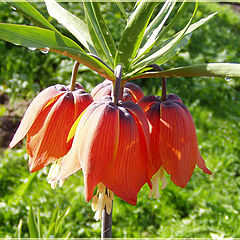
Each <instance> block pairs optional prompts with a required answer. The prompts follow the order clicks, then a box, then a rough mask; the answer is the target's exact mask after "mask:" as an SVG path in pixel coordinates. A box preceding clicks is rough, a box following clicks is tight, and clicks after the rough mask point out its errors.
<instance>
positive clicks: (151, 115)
mask: <svg viewBox="0 0 240 240" xmlns="http://www.w3.org/2000/svg"><path fill="white" fill-rule="evenodd" d="M160 105H161V103H160V102H157V103H155V104H153V105H152V106H151V107H150V108H149V110H148V111H147V112H146V115H147V118H148V120H149V123H150V152H151V158H152V165H153V172H152V174H155V173H156V172H157V171H158V170H159V168H160V167H161V166H162V161H161V151H162V149H161V148H160V147H159V146H160V142H159V141H160V138H159V136H160V125H161V122H160Z"/></svg>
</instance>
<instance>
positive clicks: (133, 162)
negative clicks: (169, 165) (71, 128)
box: [56, 96, 151, 212]
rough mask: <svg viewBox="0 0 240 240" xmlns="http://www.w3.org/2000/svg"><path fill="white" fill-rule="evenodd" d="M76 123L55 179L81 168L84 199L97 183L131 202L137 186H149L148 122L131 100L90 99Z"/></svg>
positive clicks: (138, 188) (91, 192)
mask: <svg viewBox="0 0 240 240" xmlns="http://www.w3.org/2000/svg"><path fill="white" fill-rule="evenodd" d="M76 122H77V125H76V126H77V127H76V132H75V136H74V140H73V144H72V148H71V150H70V151H69V152H68V154H67V155H66V156H65V157H64V158H63V160H62V163H61V169H60V172H59V174H58V177H57V178H56V180H61V179H64V178H66V177H68V176H69V175H71V174H72V173H74V172H76V171H77V170H79V169H80V168H82V171H83V175H84V185H85V198H86V200H87V201H89V200H90V199H91V198H92V197H93V193H94V188H95V187H96V186H97V185H98V186H99V184H100V186H101V187H100V188H101V189H103V186H104V187H106V188H107V189H108V190H110V191H112V192H113V193H114V194H115V195H117V196H118V197H120V198H122V199H123V200H124V201H126V202H128V203H130V204H132V205H135V204H136V202H137V194H138V192H139V190H140V189H141V187H142V186H143V185H144V184H145V183H148V184H149V185H150V186H151V176H150V172H151V170H150V169H149V168H150V167H151V162H150V152H149V146H148V142H149V125H148V122H147V118H146V115H145V114H144V112H143V110H142V109H141V108H140V107H139V106H138V105H137V104H135V103H133V102H122V103H120V104H119V105H115V104H114V103H113V102H111V98H110V97H108V96H106V97H105V98H104V100H103V99H102V100H101V101H96V102H93V103H92V104H91V105H90V106H89V107H88V108H87V109H86V110H85V111H84V112H83V113H82V114H81V116H80V117H79V118H78V120H77V121H76ZM74 125H75V124H74ZM104 189H105V188H104ZM100 193H103V194H104V191H100V192H99V194H97V197H94V206H95V207H93V208H94V209H96V206H97V202H98V201H100V198H99V196H102V195H101V194H100ZM95 196H96V195H95ZM108 197H110V195H109V196H108ZM96 198H98V200H97V199H96ZM100 202H101V201H100ZM104 204H106V203H104V202H103V203H102V202H101V204H100V205H101V206H105V205H104ZM98 212H99V211H98Z"/></svg>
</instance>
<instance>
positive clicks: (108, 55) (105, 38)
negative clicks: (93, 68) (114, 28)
mask: <svg viewBox="0 0 240 240" xmlns="http://www.w3.org/2000/svg"><path fill="white" fill-rule="evenodd" d="M83 5H84V11H85V15H86V20H87V24H88V28H89V32H90V35H91V38H92V42H93V45H94V47H95V49H96V51H97V53H98V56H99V57H100V58H101V59H102V60H103V61H104V62H106V63H108V64H109V65H110V66H112V67H113V59H114V57H115V53H116V46H115V43H114V41H113V38H112V35H111V33H110V31H109V29H108V27H107V25H106V24H105V21H104V19H103V16H102V14H101V11H100V9H99V6H98V3H97V2H85V1H83Z"/></svg>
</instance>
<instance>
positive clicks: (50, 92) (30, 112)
mask: <svg viewBox="0 0 240 240" xmlns="http://www.w3.org/2000/svg"><path fill="white" fill-rule="evenodd" d="M59 86H60V87H59ZM59 86H51V87H48V88H46V89H44V90H43V91H42V92H40V93H39V94H38V95H37V96H36V97H35V98H34V99H33V101H32V102H31V104H30V106H29V107H28V109H27V111H26V113H25V115H24V117H23V119H22V121H21V123H20V125H19V127H18V129H17V131H16V133H15V135H14V137H13V139H12V141H11V143H10V144H9V147H10V148H13V147H14V146H15V145H16V144H17V143H18V142H20V141H21V140H22V139H23V138H24V137H25V136H26V134H27V132H28V131H29V129H30V128H31V126H32V125H33V123H34V122H35V120H36V118H37V117H38V115H39V113H40V112H41V111H42V109H43V108H44V107H45V106H46V105H47V104H51V103H52V102H55V101H57V99H58V98H59V97H60V96H61V95H62V94H64V88H61V85H59Z"/></svg>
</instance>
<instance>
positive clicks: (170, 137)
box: [138, 94, 211, 188]
mask: <svg viewBox="0 0 240 240" xmlns="http://www.w3.org/2000/svg"><path fill="white" fill-rule="evenodd" d="M138 104H139V105H140V106H141V107H142V109H143V110H144V112H145V113H146V116H147V118H148V121H149V123H150V152H151V157H152V165H153V174H157V175H158V176H159V177H160V178H162V177H163V175H162V173H161V174H160V173H159V172H158V171H161V172H162V171H163V169H162V167H163V168H164V170H165V171H166V172H167V173H168V174H169V175H171V180H172V181H173V182H174V183H175V184H176V185H178V186H180V187H185V186H186V184H187V183H188V181H189V180H190V178H191V176H192V174H193V170H194V168H195V166H196V165H197V166H198V167H199V168H201V169H202V170H203V171H204V172H205V173H208V174H211V171H210V170H208V169H207V167H206V166H205V162H204V160H203V158H202V157H201V155H200V152H199V149H198V143H197V137H196V130H195V125H194V121H193V118H192V116H191V114H190V112H189V110H188V109H187V108H186V106H185V105H184V104H183V103H182V100H181V99H180V97H178V96H177V95H175V94H168V95H167V96H166V99H165V100H164V101H162V100H161V98H160V97H158V96H145V97H143V98H142V99H141V100H140V101H139V102H138ZM154 181H155V182H156V181H158V179H157V178H155V180H154ZM153 185H154V182H153ZM153 188H154V187H153Z"/></svg>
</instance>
